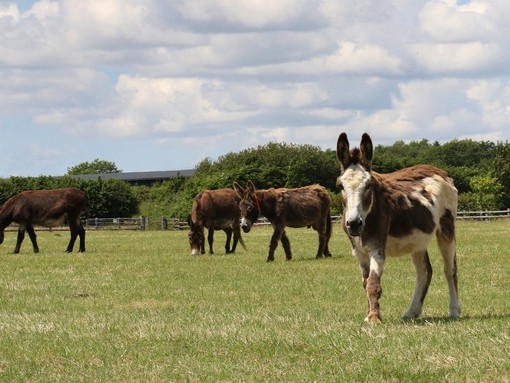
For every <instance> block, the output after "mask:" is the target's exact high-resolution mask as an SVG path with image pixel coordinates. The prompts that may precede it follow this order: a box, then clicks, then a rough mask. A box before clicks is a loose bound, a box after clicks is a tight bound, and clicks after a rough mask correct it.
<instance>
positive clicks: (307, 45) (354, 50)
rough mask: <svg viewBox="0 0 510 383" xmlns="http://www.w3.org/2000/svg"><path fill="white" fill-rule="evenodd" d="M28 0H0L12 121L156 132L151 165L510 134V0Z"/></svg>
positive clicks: (0, 65) (128, 135) (116, 135)
mask: <svg viewBox="0 0 510 383" xmlns="http://www.w3.org/2000/svg"><path fill="white" fill-rule="evenodd" d="M20 4H21V3H16V2H12V1H2V0H0V35H1V36H2V39H1V40H0V76H1V77H2V86H1V87H0V105H2V107H1V108H0V121H2V126H8V124H11V123H14V124H16V123H17V124H18V125H19V124H28V125H30V126H31V127H32V128H33V130H32V131H35V132H38V131H42V130H45V129H47V130H48V131H51V132H58V134H59V135H58V137H59V138H61V137H62V139H69V140H70V142H69V144H68V145H69V147H71V148H74V149H75V150H76V151H79V150H88V151H92V152H93V151H94V150H100V149H99V148H102V147H103V146H101V145H98V144H97V143H98V142H103V141H105V142H110V141H111V140H113V139H122V140H121V141H122V142H133V145H135V143H136V144H138V142H139V140H144V142H145V143H147V142H150V143H151V144H152V145H153V147H151V148H152V149H153V150H151V149H148V150H149V151H151V152H150V153H148V154H147V161H149V158H152V156H156V155H157V156H164V155H168V154H167V153H173V152H174V151H177V152H179V153H184V154H182V156H185V157H186V158H192V159H193V160H195V159H197V158H199V157H205V156H209V155H211V156H212V155H220V154H222V152H223V153H224V152H225V151H228V150H239V149H242V148H245V147H247V146H252V145H259V144H264V143H265V142H267V141H268V140H285V141H291V142H296V143H312V144H317V145H321V146H323V147H327V146H328V142H329V141H331V142H330V146H334V142H335V141H336V137H337V136H338V132H339V131H341V130H346V131H348V132H352V134H354V135H359V133H360V132H362V131H369V132H371V133H372V134H373V135H374V139H375V140H379V142H386V143H391V142H393V141H394V140H395V139H401V138H402V139H421V138H427V139H430V140H435V139H440V140H447V139H451V138H454V137H483V138H484V139H491V138H492V139H505V138H506V139H508V138H509V136H508V134H509V132H510V129H509V128H508V121H509V120H510V119H509V117H510V116H509V114H510V71H509V69H508V68H510V54H509V53H508V52H510V43H509V41H508V38H507V37H508V35H509V34H510V2H508V1H506V0H492V1H488V0H486V1H484V0H471V1H468V2H465V1H463V2H459V1H455V0H427V1H424V2H414V1H411V2H409V1H405V0H391V1H390V0H381V1H378V2H365V1H356V0H345V1H336V0H318V1H312V0H282V1H277V2H261V1H255V0H240V1H234V2H233V1H230V0H195V1H179V2H175V1H171V2H163V1H156V0H136V1H135V0H105V1H95V0H39V1H37V0H34V2H33V4H32V5H30V4H29V2H27V1H25V2H23V5H20ZM27 4H28V5H27ZM18 120H20V121H21V120H22V122H18ZM62 133H64V134H62ZM53 134H56V133H53ZM36 137H37V134H36V136H34V140H35V141H34V145H35V144H37V143H38V142H37V140H38V139H39V138H36ZM77 138H78V139H82V140H84V142H90V143H91V144H90V145H91V146H90V147H88V149H81V147H79V146H78V144H76V143H75V141H77ZM204 141H206V142H207V143H209V144H210V145H209V146H210V148H209V149H208V150H210V152H208V153H203V152H199V151H198V149H196V148H198V147H203V145H199V143H201V142H204ZM0 145H1V143H0ZM3 145H4V146H5V145H6V144H3ZM74 145H76V146H74ZM46 146H47V145H46ZM46 146H45V145H40V146H39V148H43V147H46ZM104 146H105V147H107V146H108V147H111V145H104ZM117 146H118V145H117ZM212 146H214V148H212ZM169 147H171V148H172V150H170V151H169V150H168V148H169ZM34 148H37V146H34ZM164 149H166V150H164ZM2 150H9V148H7V147H5V148H4V147H2ZM202 150H203V149H202ZM188 152H189V154H188ZM188 156H189V157H188ZM94 157H95V158H100V157H103V156H102V155H101V153H95V154H94ZM125 157H126V158H129V156H128V155H125ZM180 158H181V156H179V159H180ZM88 160H90V159H88ZM190 161H192V160H190ZM72 165H74V163H73V164H69V166H72ZM190 165H194V163H191V164H190ZM120 167H121V168H123V169H125V170H126V171H127V170H130V166H129V165H120ZM146 167H147V166H146Z"/></svg>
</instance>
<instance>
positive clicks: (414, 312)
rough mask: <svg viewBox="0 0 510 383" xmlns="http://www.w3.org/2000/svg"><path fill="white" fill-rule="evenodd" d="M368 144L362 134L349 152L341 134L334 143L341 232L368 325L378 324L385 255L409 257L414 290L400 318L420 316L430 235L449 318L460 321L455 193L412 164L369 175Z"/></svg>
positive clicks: (442, 176)
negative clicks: (357, 275)
mask: <svg viewBox="0 0 510 383" xmlns="http://www.w3.org/2000/svg"><path fill="white" fill-rule="evenodd" d="M372 155H373V145H372V140H371V139H370V136H369V135H368V134H366V133H365V134H363V137H362V139H361V144H360V147H359V148H354V149H353V150H349V141H347V135H346V134H345V133H342V134H340V136H339V137H338V142H337V157H338V160H339V161H340V164H341V174H340V177H338V180H337V186H339V187H340V188H341V189H342V203H343V206H344V210H343V217H342V222H343V227H344V230H345V232H346V233H347V235H348V237H349V239H350V241H351V246H352V254H353V255H354V256H355V257H356V258H357V259H358V262H359V265H360V269H361V273H362V280H363V287H364V288H365V291H366V294H367V298H368V315H367V317H366V318H365V320H366V321H368V322H379V321H380V320H381V315H380V311H379V298H380V297H381V294H382V288H381V276H382V273H383V266H384V260H385V258H386V256H393V255H400V254H411V257H412V260H413V263H414V266H415V269H416V285H415V289H414V294H413V297H412V300H411V304H410V306H409V308H408V309H407V311H406V312H405V314H404V317H405V318H416V317H418V316H420V314H421V311H422V306H423V301H424V299H425V296H426V294H427V290H428V288H429V285H430V280H431V278H432V266H431V264H430V259H429V255H428V252H427V245H428V243H429V242H430V241H431V239H432V238H433V237H434V236H435V237H436V239H437V243H438V246H439V250H440V252H441V255H442V257H443V262H444V274H445V276H446V281H447V283H448V289H449V293H450V316H451V317H454V318H457V317H460V312H461V308H460V304H459V299H458V291H457V263H456V250H455V248H456V246H455V217H456V215H457V189H456V188H455V186H454V185H453V182H452V180H451V178H449V177H448V175H447V173H446V172H445V171H443V170H441V169H438V168H435V167H433V166H430V165H416V166H413V167H411V168H406V169H402V170H399V171H396V172H393V173H389V174H379V173H376V172H374V171H372V170H371V164H372Z"/></svg>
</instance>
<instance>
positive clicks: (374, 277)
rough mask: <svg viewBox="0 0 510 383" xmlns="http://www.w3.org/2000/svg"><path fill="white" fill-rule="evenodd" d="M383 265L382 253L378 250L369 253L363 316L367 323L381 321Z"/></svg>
mask: <svg viewBox="0 0 510 383" xmlns="http://www.w3.org/2000/svg"><path fill="white" fill-rule="evenodd" d="M383 267H384V254H382V253H380V252H377V253H375V254H370V273H369V275H368V279H367V281H366V292H367V298H368V315H367V317H366V318H365V321H367V322H369V323H379V322H380V321H381V312H380V309H379V299H380V298H381V295H382V287H381V276H382V272H383Z"/></svg>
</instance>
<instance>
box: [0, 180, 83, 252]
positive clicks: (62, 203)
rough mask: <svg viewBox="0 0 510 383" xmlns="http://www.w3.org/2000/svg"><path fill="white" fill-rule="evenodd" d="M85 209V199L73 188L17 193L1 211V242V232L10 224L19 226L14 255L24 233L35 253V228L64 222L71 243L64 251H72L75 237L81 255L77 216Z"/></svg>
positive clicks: (80, 192)
mask: <svg viewBox="0 0 510 383" xmlns="http://www.w3.org/2000/svg"><path fill="white" fill-rule="evenodd" d="M86 206H87V196H86V195H85V193H84V192H82V191H81V190H78V189H76V188H63V189H54V190H28V191H24V192H21V193H19V194H16V195H15V196H14V197H12V198H10V199H9V200H7V202H5V204H4V205H3V206H2V207H1V209H0V243H2V242H3V241H4V229H5V228H6V227H7V226H9V225H10V224H11V223H12V222H16V223H18V224H19V229H18V239H17V242H16V247H15V248H14V253H15V254H17V253H19V249H20V247H21V243H22V242H23V239H24V238H25V231H27V232H28V235H29V237H30V239H31V241H32V245H33V247H34V252H35V253H38V252H39V247H38V246H37V241H36V234H35V231H34V225H41V226H47V227H55V226H60V225H62V224H63V223H64V221H65V220H66V219H67V222H68V224H69V229H70V231H71V240H70V241H69V245H68V246H67V250H66V251H67V252H68V253H70V252H72V251H73V247H74V242H75V241H76V237H77V236H78V235H79V236H80V250H79V251H80V252H84V251H85V229H84V228H83V226H82V224H81V222H80V214H81V212H82V211H83V210H85V208H86Z"/></svg>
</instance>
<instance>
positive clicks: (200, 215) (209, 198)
mask: <svg viewBox="0 0 510 383" xmlns="http://www.w3.org/2000/svg"><path fill="white" fill-rule="evenodd" d="M188 224H189V226H190V229H191V230H190V232H189V234H188V238H189V244H190V247H191V255H197V254H198V253H199V252H200V253H201V254H204V253H205V238H204V227H207V230H208V235H207V240H208V242H209V253H210V254H214V252H213V242H214V230H223V231H224V232H225V234H227V242H226V244H225V251H226V252H227V254H229V253H233V252H235V250H236V247H237V242H238V241H239V242H240V243H241V245H242V246H243V248H245V249H246V247H245V246H244V242H243V239H242V238H241V229H240V226H239V199H238V198H237V194H236V193H235V192H234V191H233V190H232V189H217V190H203V191H201V192H200V193H198V194H197V195H196V196H195V199H194V201H193V207H192V209H191V214H190V215H189V216H188ZM232 234H234V242H233V244H232V249H231V248H230V241H231V238H232Z"/></svg>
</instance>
